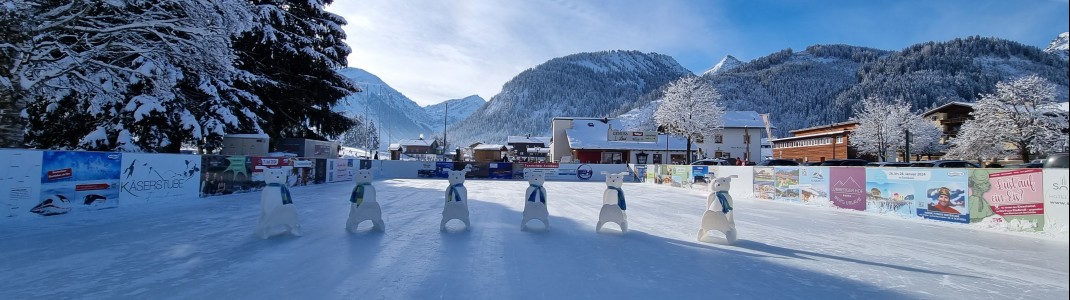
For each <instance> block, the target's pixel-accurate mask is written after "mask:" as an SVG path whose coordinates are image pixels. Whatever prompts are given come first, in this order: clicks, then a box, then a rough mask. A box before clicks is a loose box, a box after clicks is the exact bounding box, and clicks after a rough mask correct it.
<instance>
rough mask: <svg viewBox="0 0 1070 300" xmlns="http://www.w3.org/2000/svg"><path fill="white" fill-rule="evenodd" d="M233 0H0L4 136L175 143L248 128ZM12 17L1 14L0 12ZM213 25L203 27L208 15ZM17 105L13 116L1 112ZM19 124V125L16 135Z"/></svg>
mask: <svg viewBox="0 0 1070 300" xmlns="http://www.w3.org/2000/svg"><path fill="white" fill-rule="evenodd" d="M249 7H251V6H249V5H247V4H246V3H244V2H242V1H240V0H159V1H140V0H107V1H106V0H73V1H71V0H68V1H50V0H16V1H12V2H11V3H10V5H2V6H0V17H3V18H4V21H5V22H3V24H4V25H3V26H2V28H0V35H3V36H4V37H5V40H4V41H0V51H2V55H0V57H3V59H2V60H3V62H4V63H3V64H2V66H0V95H2V97H3V99H2V100H3V103H2V104H0V108H2V109H3V110H4V114H5V115H6V116H8V117H5V118H4V121H5V124H4V126H3V142H4V144H5V145H10V146H23V145H28V146H31V147H37V148H53V149H55V148H59V149H90V150H121V151H151V152H177V151H178V150H179V148H180V147H181V145H182V144H183V143H188V144H196V145H198V146H201V147H207V148H212V147H214V146H218V145H219V144H220V140H221V136H222V134H224V133H225V132H231V131H243V130H247V131H257V130H259V129H257V128H255V126H256V123H255V122H252V118H253V117H255V116H254V115H252V113H251V112H249V111H247V110H245V109H244V107H246V106H247V105H255V103H257V101H256V100H255V97H253V96H252V95H251V94H248V93H244V92H241V91H239V90H235V89H234V88H233V87H232V85H231V79H232V78H234V77H235V76H236V73H235V72H234V69H233V67H232V65H233V57H234V55H233V53H232V52H231V50H230V45H229V44H230V36H232V35H234V34H237V33H239V32H242V31H245V30H246V29H247V28H249V25H250V24H249V23H248V22H247V20H249V19H250V18H251V16H250V15H249V10H248V8H249ZM9 21H10V22H9ZM208 24H210V25H211V26H207V25H208ZM13 111H19V112H21V115H22V118H23V120H22V121H19V122H17V123H14V124H12V123H9V122H11V121H12V118H10V117H9V116H10V113H11V112H13ZM23 134H25V136H23Z"/></svg>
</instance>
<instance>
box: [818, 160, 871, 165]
mask: <svg viewBox="0 0 1070 300" xmlns="http://www.w3.org/2000/svg"><path fill="white" fill-rule="evenodd" d="M868 163H869V162H868V161H866V160H864V159H830V160H826V161H825V162H823V163H821V166H827V167H850V166H865V165H866V164H868Z"/></svg>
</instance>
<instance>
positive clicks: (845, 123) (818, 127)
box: [788, 121, 858, 134]
mask: <svg viewBox="0 0 1070 300" xmlns="http://www.w3.org/2000/svg"><path fill="white" fill-rule="evenodd" d="M851 124H858V121H845V122H839V123H832V124H825V125H817V126H813V127H806V128H799V129H795V130H792V131H788V132H790V133H792V134H794V133H796V132H803V131H809V130H814V129H822V128H832V127H836V126H843V125H851Z"/></svg>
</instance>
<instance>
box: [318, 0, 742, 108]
mask: <svg viewBox="0 0 1070 300" xmlns="http://www.w3.org/2000/svg"><path fill="white" fill-rule="evenodd" d="M328 10H329V11H331V12H334V13H337V14H340V15H342V16H343V17H345V18H346V20H348V21H349V23H350V24H349V25H347V26H346V27H345V31H346V34H347V35H348V38H347V41H348V43H349V46H350V47H351V48H352V49H353V53H352V55H350V56H349V65H350V66H353V67H358V68H362V69H365V70H367V71H369V72H371V73H373V74H376V75H378V76H379V77H380V78H382V79H383V80H384V81H386V82H387V83H388V84H390V85H391V86H393V87H394V88H396V89H397V90H399V91H401V92H402V93H405V94H406V96H408V97H409V98H411V99H413V100H414V101H416V102H417V103H420V104H421V105H427V104H432V103H437V102H440V101H443V100H446V99H452V98H461V97H464V96H468V95H471V94H479V95H480V96H482V97H484V98H487V99H489V98H490V97H491V96H493V95H495V94H497V93H498V92H499V91H500V90H501V86H502V84H504V83H505V82H506V81H508V80H510V79H512V78H513V77H514V76H516V75H517V74H519V73H520V72H522V71H523V70H525V69H528V68H532V67H535V66H536V65H538V64H540V63H543V62H545V61H547V60H549V59H552V58H554V57H560V56H565V55H569V54H574V53H579V52H587V51H602V50H617V49H621V50H639V51H644V52H658V53H662V54H668V55H671V56H674V57H677V58H678V59H679V57H678V56H677V55H674V54H676V53H677V52H679V53H692V54H693V53H709V52H711V51H713V50H714V48H715V47H714V46H713V45H716V44H718V42H717V41H718V40H719V39H724V38H725V34H724V33H723V32H724V31H718V32H717V33H716V34H715V33H714V32H710V31H708V29H706V28H708V26H707V25H706V24H705V23H709V22H711V20H716V19H717V18H716V16H700V15H697V13H696V12H695V11H694V10H691V9H689V7H688V6H686V5H682V4H679V3H676V2H667V1H604V2H602V1H596V2H580V3H573V2H565V1H499V0H494V1H483V0H480V1H476V0H458V1H431V0H415V1H335V3H334V4H333V5H331V6H329V7H328ZM704 19H705V20H704ZM714 22H715V21H714ZM718 35H720V37H719V36H718ZM710 56H711V57H713V55H710ZM715 62H716V61H712V59H711V61H710V62H709V64H710V65H712V64H713V63H715ZM689 67H691V66H689ZM705 67H708V66H695V67H692V68H698V69H704V68H705ZM699 71H701V70H699Z"/></svg>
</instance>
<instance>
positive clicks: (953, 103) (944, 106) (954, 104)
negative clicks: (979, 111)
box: [921, 101, 973, 116]
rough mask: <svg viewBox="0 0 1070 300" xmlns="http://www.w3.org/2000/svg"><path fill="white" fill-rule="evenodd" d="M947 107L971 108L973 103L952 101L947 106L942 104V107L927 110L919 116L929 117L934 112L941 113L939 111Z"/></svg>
mask: <svg viewBox="0 0 1070 300" xmlns="http://www.w3.org/2000/svg"><path fill="white" fill-rule="evenodd" d="M949 106H965V107H970V108H973V103H972V102H958V101H952V102H948V103H947V104H944V105H940V106H937V107H936V108H933V109H930V110H927V111H925V113H922V114H921V115H922V116H928V115H931V114H933V113H936V112H938V111H941V110H943V109H944V108H947V107H949Z"/></svg>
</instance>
